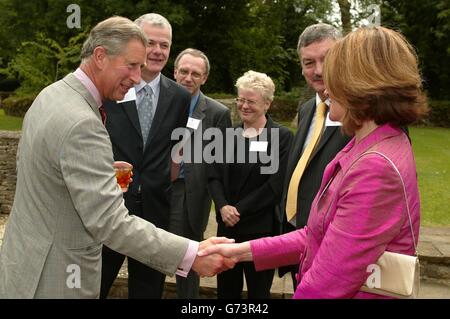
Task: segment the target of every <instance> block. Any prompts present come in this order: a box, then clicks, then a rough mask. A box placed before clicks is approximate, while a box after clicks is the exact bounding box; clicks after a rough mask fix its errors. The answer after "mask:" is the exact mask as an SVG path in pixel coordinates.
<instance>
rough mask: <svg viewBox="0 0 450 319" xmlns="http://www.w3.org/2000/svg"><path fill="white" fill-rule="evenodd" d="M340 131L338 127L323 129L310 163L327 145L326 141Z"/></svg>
mask: <svg viewBox="0 0 450 319" xmlns="http://www.w3.org/2000/svg"><path fill="white" fill-rule="evenodd" d="M339 129H340V126H328V127H326V128H325V131H324V132H323V134H322V137H321V138H320V141H319V144H318V145H317V147H316V149H315V150H314V153H313V154H312V155H311V158H310V159H309V160H310V161H311V160H312V159H313V158H314V156H316V154H317V153H318V152H319V151H320V149H321V148H322V147H323V146H324V145H325V144H326V143H327V141H328V140H329V139H330V137H331V136H333V134H335V133H336V131H337V130H339ZM338 133H339V132H338Z"/></svg>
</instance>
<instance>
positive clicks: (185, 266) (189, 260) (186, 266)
mask: <svg viewBox="0 0 450 319" xmlns="http://www.w3.org/2000/svg"><path fill="white" fill-rule="evenodd" d="M198 246H199V243H198V242H196V241H193V240H190V241H189V246H188V249H187V250H186V254H185V255H184V258H183V260H182V261H181V264H180V265H179V266H178V270H177V272H176V273H175V274H176V275H178V276H181V277H185V278H186V277H187V275H188V273H189V271H190V270H191V268H192V264H193V263H194V260H195V258H196V257H197V252H198Z"/></svg>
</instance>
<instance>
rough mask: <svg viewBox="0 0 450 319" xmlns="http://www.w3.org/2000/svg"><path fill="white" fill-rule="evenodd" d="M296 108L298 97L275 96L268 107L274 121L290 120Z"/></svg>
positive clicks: (295, 112)
mask: <svg viewBox="0 0 450 319" xmlns="http://www.w3.org/2000/svg"><path fill="white" fill-rule="evenodd" d="M297 110H298V99H286V98H281V97H277V96H276V97H275V98H274V100H273V102H272V106H271V107H270V109H269V112H268V113H269V115H270V116H271V117H272V118H273V119H274V120H275V121H291V120H292V119H293V118H294V117H295V115H296V114H297Z"/></svg>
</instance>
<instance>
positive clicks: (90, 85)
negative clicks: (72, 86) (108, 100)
mask: <svg viewBox="0 0 450 319" xmlns="http://www.w3.org/2000/svg"><path fill="white" fill-rule="evenodd" d="M73 75H74V76H75V77H76V78H77V79H78V80H80V82H81V84H83V86H84V87H85V88H86V89H87V90H88V91H89V93H91V95H92V97H93V98H94V100H95V103H97V107H100V106H101V105H102V104H103V103H102V98H101V96H100V92H99V91H98V89H97V87H96V86H95V84H94V82H92V80H91V79H90V78H89V77H88V76H87V74H86V73H84V71H83V70H82V69H80V68H77V69H76V70H75V72H73Z"/></svg>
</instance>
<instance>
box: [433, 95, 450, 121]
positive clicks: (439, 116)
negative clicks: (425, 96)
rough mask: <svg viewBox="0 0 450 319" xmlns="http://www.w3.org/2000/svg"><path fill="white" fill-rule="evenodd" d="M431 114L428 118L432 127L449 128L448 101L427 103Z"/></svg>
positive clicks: (449, 105) (449, 108)
mask: <svg viewBox="0 0 450 319" xmlns="http://www.w3.org/2000/svg"><path fill="white" fill-rule="evenodd" d="M428 103H429V106H430V109H431V112H430V115H429V118H428V121H429V122H430V124H432V125H434V126H442V127H450V101H433V100H430V101H428Z"/></svg>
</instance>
